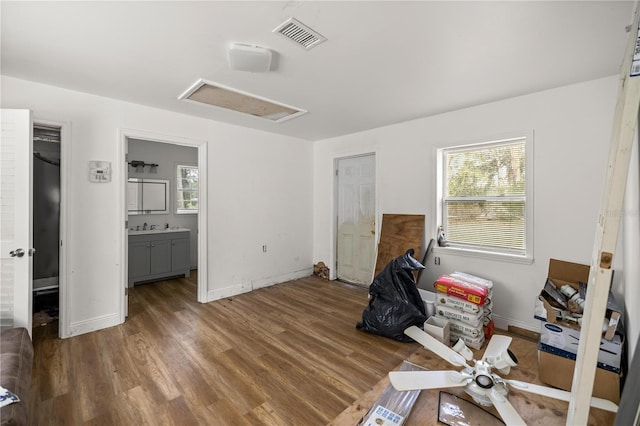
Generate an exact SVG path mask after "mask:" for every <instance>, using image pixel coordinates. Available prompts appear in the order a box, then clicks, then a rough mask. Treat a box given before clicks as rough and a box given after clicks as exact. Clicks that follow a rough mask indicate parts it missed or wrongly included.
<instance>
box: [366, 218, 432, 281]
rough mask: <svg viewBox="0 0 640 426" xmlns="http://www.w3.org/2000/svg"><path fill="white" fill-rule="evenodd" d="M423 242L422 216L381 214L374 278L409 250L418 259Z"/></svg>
mask: <svg viewBox="0 0 640 426" xmlns="http://www.w3.org/2000/svg"><path fill="white" fill-rule="evenodd" d="M423 240H424V215H422V214H383V215H382V224H381V229H380V242H379V243H378V259H377V260H376V269H375V274H374V276H375V275H378V273H379V272H380V271H382V270H383V269H384V267H385V266H387V264H388V263H389V262H390V261H392V260H393V259H395V258H396V257H398V256H402V255H403V254H404V253H405V252H406V251H407V250H408V249H410V248H412V249H414V250H415V254H414V257H415V258H416V259H420V258H421V255H422V243H423Z"/></svg>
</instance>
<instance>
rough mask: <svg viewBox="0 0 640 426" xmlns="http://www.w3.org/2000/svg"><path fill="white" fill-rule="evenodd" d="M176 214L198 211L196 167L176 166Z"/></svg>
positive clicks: (195, 212)
mask: <svg viewBox="0 0 640 426" xmlns="http://www.w3.org/2000/svg"><path fill="white" fill-rule="evenodd" d="M176 172H177V173H176V214H197V213H198V167H196V166H186V165H182V164H178V165H177V166H176Z"/></svg>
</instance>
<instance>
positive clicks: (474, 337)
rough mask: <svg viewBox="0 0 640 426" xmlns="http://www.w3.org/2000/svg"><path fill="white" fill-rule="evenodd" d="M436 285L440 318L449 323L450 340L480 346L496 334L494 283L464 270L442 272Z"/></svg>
mask: <svg viewBox="0 0 640 426" xmlns="http://www.w3.org/2000/svg"><path fill="white" fill-rule="evenodd" d="M434 287H435V288H436V291H437V293H436V295H435V296H436V297H435V298H436V317H437V318H442V319H446V320H447V321H448V322H449V330H450V335H449V337H450V340H451V342H457V341H458V339H462V341H463V342H464V343H465V344H466V345H467V346H468V347H470V348H473V349H480V348H481V347H482V344H483V343H484V341H485V339H489V338H490V337H491V335H492V334H493V319H492V317H491V315H492V314H491V309H492V302H491V298H492V295H493V283H492V282H491V281H489V280H486V279H484V278H480V277H476V276H474V275H470V274H466V273H463V272H454V273H452V274H449V275H441V276H440V278H438V279H437V280H436V282H435V283H434Z"/></svg>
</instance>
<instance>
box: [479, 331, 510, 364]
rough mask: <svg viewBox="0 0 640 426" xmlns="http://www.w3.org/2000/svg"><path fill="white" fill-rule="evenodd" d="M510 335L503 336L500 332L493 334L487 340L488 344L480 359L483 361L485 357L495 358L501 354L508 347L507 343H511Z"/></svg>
mask: <svg viewBox="0 0 640 426" xmlns="http://www.w3.org/2000/svg"><path fill="white" fill-rule="evenodd" d="M511 340H512V339H511V337H509V336H503V335H502V334H494V335H493V336H492V337H491V340H489V344H488V345H487V349H485V351H484V355H483V356H482V360H483V361H485V360H486V359H487V358H495V357H497V356H499V355H500V354H502V353H503V352H504V351H506V350H507V349H509V345H510V344H511Z"/></svg>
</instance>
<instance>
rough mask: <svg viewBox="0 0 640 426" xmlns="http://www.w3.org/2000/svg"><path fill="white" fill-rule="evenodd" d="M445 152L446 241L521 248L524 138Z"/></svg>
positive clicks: (523, 246) (523, 234) (500, 248)
mask: <svg viewBox="0 0 640 426" xmlns="http://www.w3.org/2000/svg"><path fill="white" fill-rule="evenodd" d="M442 155H443V157H442V164H443V177H442V180H441V182H442V184H443V187H442V194H443V197H442V218H443V225H444V230H445V236H446V242H447V244H448V245H450V246H459V247H463V246H471V247H477V248H480V249H489V250H497V251H504V252H512V253H523V252H524V251H525V250H526V222H525V220H526V217H525V216H526V215H525V211H526V202H527V199H526V195H527V194H526V161H525V139H524V138H520V139H512V140H508V141H501V142H497V143H491V144H479V145H471V146H466V147H458V148H449V149H444V150H442Z"/></svg>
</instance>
